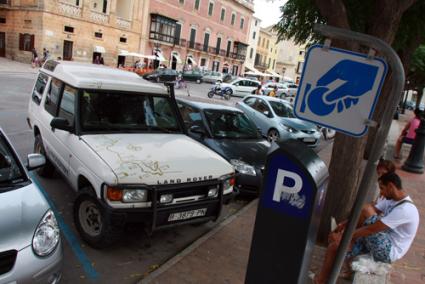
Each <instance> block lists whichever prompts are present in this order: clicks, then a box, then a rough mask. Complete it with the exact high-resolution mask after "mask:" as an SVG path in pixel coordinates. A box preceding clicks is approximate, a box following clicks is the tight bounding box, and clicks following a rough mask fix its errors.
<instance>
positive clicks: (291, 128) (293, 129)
mask: <svg viewBox="0 0 425 284" xmlns="http://www.w3.org/2000/svg"><path fill="white" fill-rule="evenodd" d="M280 125H282V127H283V129H285V130H286V131H288V132H289V133H296V132H298V130H296V129H295V128H293V127H291V126H288V125H286V124H283V123H281V124H280Z"/></svg>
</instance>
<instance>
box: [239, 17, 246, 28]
mask: <svg viewBox="0 0 425 284" xmlns="http://www.w3.org/2000/svg"><path fill="white" fill-rule="evenodd" d="M244 22H245V20H244V19H243V18H242V19H241V25H240V26H239V27H240V28H241V30H243V25H244Z"/></svg>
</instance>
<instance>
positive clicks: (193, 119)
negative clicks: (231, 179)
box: [177, 99, 270, 195]
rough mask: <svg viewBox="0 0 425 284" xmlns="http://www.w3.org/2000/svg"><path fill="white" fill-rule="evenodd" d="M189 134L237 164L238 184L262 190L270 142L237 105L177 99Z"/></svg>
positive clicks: (244, 188) (247, 189) (245, 189)
mask: <svg viewBox="0 0 425 284" xmlns="http://www.w3.org/2000/svg"><path fill="white" fill-rule="evenodd" d="M177 105H178V107H179V110H180V113H181V114H182V117H183V120H184V123H185V126H186V127H187V129H188V134H189V136H190V137H192V138H193V139H195V140H197V141H199V142H201V143H202V144H204V145H206V146H207V147H209V148H211V149H212V150H214V151H215V152H217V153H218V154H220V155H221V156H222V157H223V158H225V159H226V160H227V161H229V163H230V164H232V165H233V167H234V168H235V171H236V173H237V175H236V188H237V189H239V190H240V192H241V193H245V194H255V195H257V194H258V193H259V189H260V185H261V179H262V172H263V170H264V165H265V162H266V156H267V151H268V150H269V148H270V143H269V142H267V140H266V139H264V138H263V137H262V136H261V134H260V133H259V131H258V130H257V128H256V126H255V124H254V123H253V122H252V121H251V120H249V118H248V117H247V116H246V115H245V114H244V113H243V112H242V111H241V110H238V109H237V108H233V107H227V106H222V105H214V104H207V103H198V102H190V101H186V100H182V99H177Z"/></svg>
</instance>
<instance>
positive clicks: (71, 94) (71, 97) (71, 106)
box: [58, 86, 78, 126]
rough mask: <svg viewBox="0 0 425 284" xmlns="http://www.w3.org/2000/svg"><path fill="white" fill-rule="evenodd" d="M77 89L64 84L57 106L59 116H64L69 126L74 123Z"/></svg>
mask: <svg viewBox="0 0 425 284" xmlns="http://www.w3.org/2000/svg"><path fill="white" fill-rule="evenodd" d="M77 93H78V90H77V89H74V88H72V87H70V86H65V88H64V90H63V95H62V99H61V103H60V107H59V115H58V116H59V117H62V118H65V119H66V120H67V121H68V123H69V125H70V126H73V125H74V114H75V111H74V110H75V97H76V96H77Z"/></svg>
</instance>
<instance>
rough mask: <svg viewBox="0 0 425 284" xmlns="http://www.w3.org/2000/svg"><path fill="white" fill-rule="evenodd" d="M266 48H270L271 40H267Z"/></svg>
mask: <svg viewBox="0 0 425 284" xmlns="http://www.w3.org/2000/svg"><path fill="white" fill-rule="evenodd" d="M266 48H267V49H269V40H267V46H266Z"/></svg>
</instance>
